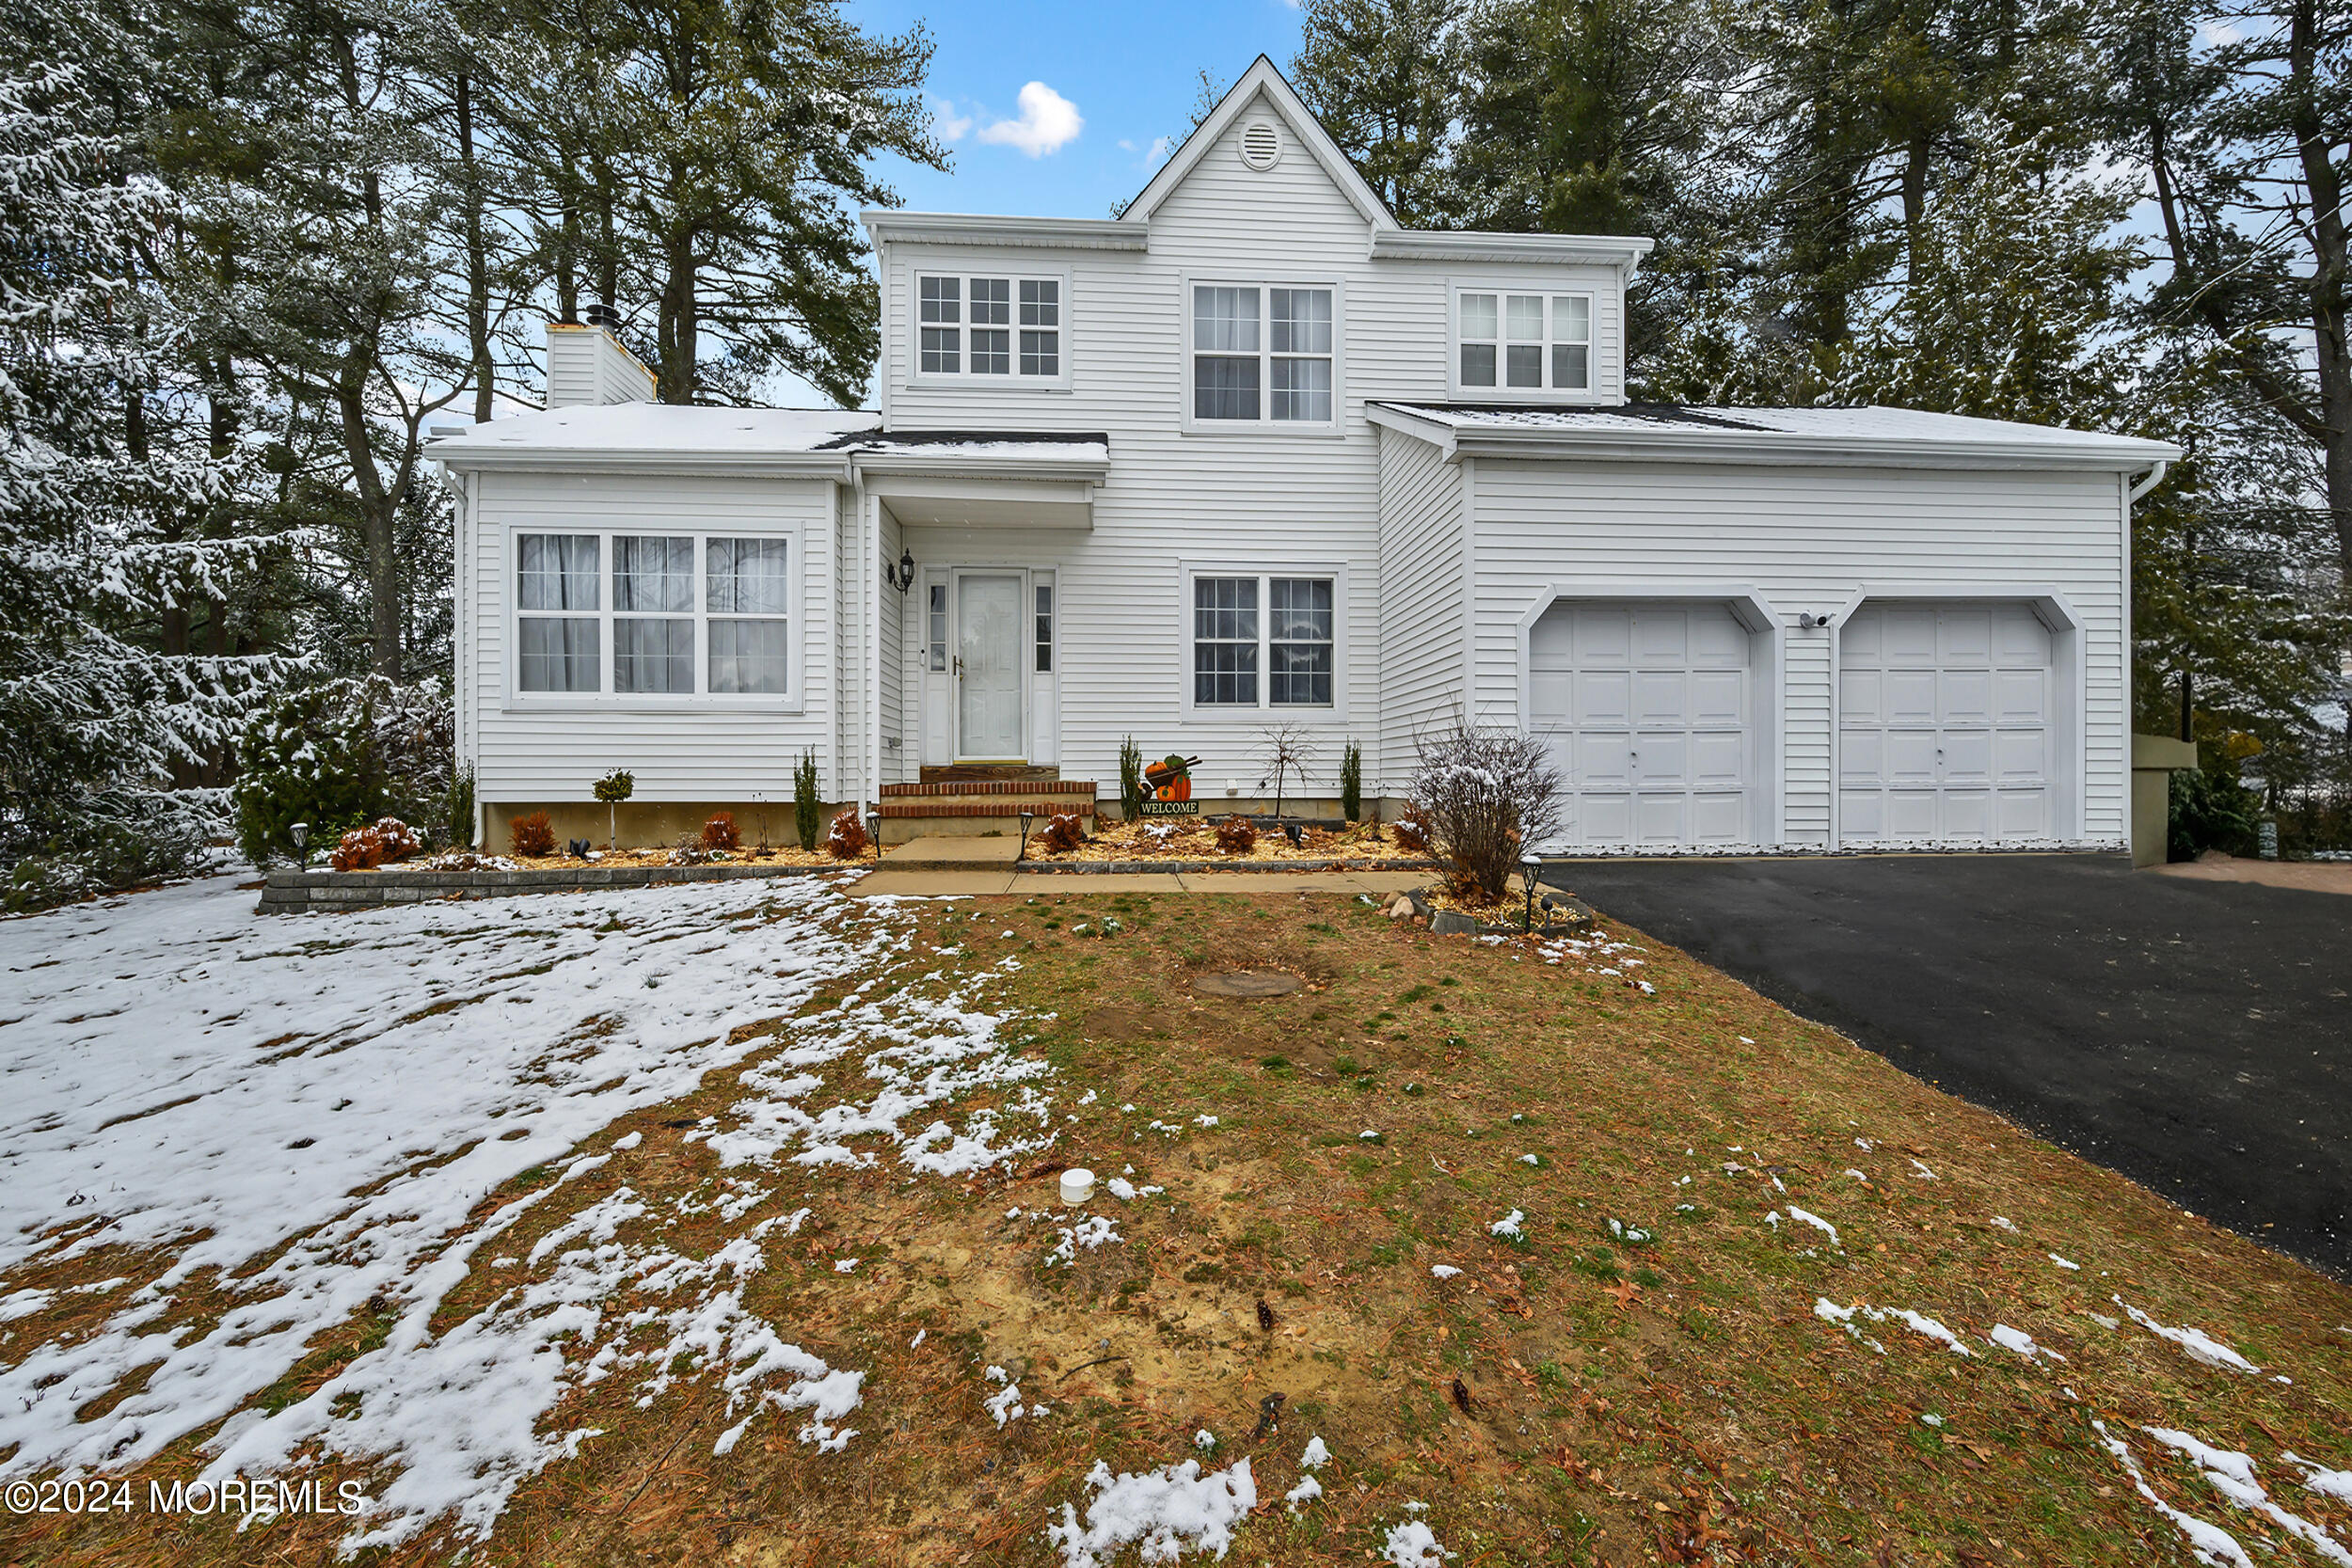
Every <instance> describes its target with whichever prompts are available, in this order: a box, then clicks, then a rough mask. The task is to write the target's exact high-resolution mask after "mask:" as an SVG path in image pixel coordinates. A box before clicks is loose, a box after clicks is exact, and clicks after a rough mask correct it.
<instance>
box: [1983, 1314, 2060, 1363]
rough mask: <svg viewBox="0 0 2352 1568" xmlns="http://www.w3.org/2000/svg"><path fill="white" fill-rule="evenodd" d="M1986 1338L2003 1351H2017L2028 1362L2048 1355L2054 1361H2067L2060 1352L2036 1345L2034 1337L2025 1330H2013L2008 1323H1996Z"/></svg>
mask: <svg viewBox="0 0 2352 1568" xmlns="http://www.w3.org/2000/svg"><path fill="white" fill-rule="evenodd" d="M1985 1338H1988V1339H1991V1340H1992V1341H1993V1342H1994V1344H1996V1345H1998V1346H2000V1347H2001V1348H2002V1349H2003V1350H2006V1351H2015V1352H2016V1353H2017V1354H2019V1355H2022V1356H2024V1357H2025V1358H2026V1360H2028V1361H2031V1360H2032V1359H2033V1358H2034V1357H2035V1356H2037V1355H2046V1356H2048V1357H2049V1358H2050V1359H2051V1360H2053V1361H2063V1360H2065V1359H2066V1357H2064V1356H2063V1355H2060V1354H2058V1352H2056V1351H2054V1350H2051V1349H2050V1348H2049V1347H2047V1346H2046V1345H2037V1344H2035V1343H2034V1342H2033V1336H2032V1335H2030V1334H2028V1333H2026V1331H2025V1330H2024V1329H2022V1328H2011V1327H2010V1326H2009V1324H2007V1323H1994V1325H1993V1332H1992V1333H1991V1334H1989V1335H1987V1336H1985Z"/></svg>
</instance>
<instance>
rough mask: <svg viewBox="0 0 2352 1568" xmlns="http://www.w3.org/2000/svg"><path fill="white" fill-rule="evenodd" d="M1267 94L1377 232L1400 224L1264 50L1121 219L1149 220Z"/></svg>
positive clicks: (1131, 221) (1302, 143)
mask: <svg viewBox="0 0 2352 1568" xmlns="http://www.w3.org/2000/svg"><path fill="white" fill-rule="evenodd" d="M1262 94H1263V96H1264V98H1265V101H1266V102H1267V103H1271V104H1273V105H1274V112H1275V113H1277V114H1279V115H1280V116H1281V117H1282V118H1283V119H1285V120H1287V121H1288V122H1289V123H1290V128H1291V135H1294V136H1296V137H1297V138H1298V143H1299V145H1300V146H1301V147H1304V148H1305V149H1306V150H1308V151H1309V152H1310V153H1311V154H1312V155H1313V157H1314V160H1315V162H1316V163H1318V164H1320V165H1322V166H1323V171H1324V173H1326V174H1327V175H1329V176H1330V177H1331V182H1332V183H1333V184H1335V185H1337V186H1339V188H1340V190H1341V193H1342V194H1343V195H1344V196H1345V197H1346V198H1347V199H1348V200H1349V201H1350V202H1351V203H1353V204H1354V206H1355V208H1356V210H1357V211H1358V212H1359V213H1361V214H1363V216H1364V221H1365V222H1366V223H1369V224H1370V225H1372V229H1373V232H1374V233H1375V234H1378V233H1380V232H1381V231H1383V230H1393V229H1395V228H1396V226H1397V223H1396V218H1395V216H1394V215H1393V214H1391V213H1390V211H1389V208H1388V204H1387V203H1386V202H1384V201H1382V200H1381V199H1380V198H1379V196H1378V195H1377V194H1376V193H1375V191H1374V190H1373V188H1372V187H1371V186H1370V185H1368V184H1366V183H1364V177H1363V176H1362V175H1360V174H1359V173H1357V172H1356V166H1355V165H1354V164H1351V163H1349V162H1348V161H1347V155H1346V154H1345V153H1343V152H1342V151H1341V150H1340V149H1339V144H1338V143H1336V142H1334V141H1332V139H1331V136H1330V133H1328V132H1327V131H1326V130H1324V128H1323V122H1322V121H1321V120H1319V119H1315V117H1314V114H1313V112H1312V111H1311V110H1310V109H1309V108H1308V107H1307V105H1306V104H1305V103H1302V102H1301V101H1300V99H1299V96H1298V94H1297V93H1296V92H1295V90H1293V89H1292V87H1291V85H1290V83H1289V81H1288V80H1286V79H1285V78H1284V77H1283V75H1282V72H1281V70H1280V68H1279V67H1278V66H1276V65H1275V63H1274V62H1273V61H1272V60H1270V59H1268V58H1266V57H1265V56H1264V55H1259V56H1258V57H1257V59H1255V60H1254V61H1252V62H1251V63H1250V66H1249V69H1248V71H1243V72H1242V74H1241V80H1240V81H1238V82H1235V83H1234V84H1233V85H1232V87H1229V88H1227V89H1226V93H1225V96H1224V97H1222V98H1220V99H1218V100H1217V101H1216V108H1214V109H1212V110H1210V111H1209V118H1208V119H1204V120H1202V121H1201V122H1200V124H1199V125H1198V126H1196V127H1194V129H1193V133H1192V135H1189V136H1186V137H1185V138H1184V145H1183V146H1181V147H1179V148H1177V149H1176V151H1175V153H1174V155H1173V156H1171V157H1170V158H1169V159H1168V162H1166V163H1165V164H1162V165H1161V166H1160V171H1159V172H1158V173H1157V174H1155V175H1153V176H1152V182H1151V183H1150V184H1147V185H1145V186H1144V187H1143V189H1142V191H1141V192H1140V193H1139V194H1138V195H1137V196H1136V198H1135V200H1134V202H1132V203H1131V204H1130V205H1129V206H1128V208H1127V214H1126V216H1124V217H1122V218H1120V219H1118V220H1117V221H1119V222H1120V223H1122V224H1133V225H1136V226H1138V227H1140V226H1141V225H1142V224H1144V223H1145V222H1147V221H1148V220H1149V219H1150V218H1151V216H1152V213H1153V212H1154V211H1156V210H1157V209H1158V207H1159V205H1160V203H1161V202H1163V201H1165V200H1167V199H1168V197H1169V196H1170V195H1171V194H1173V193H1174V191H1175V190H1176V188H1177V187H1178V186H1179V185H1182V184H1183V183H1184V178H1185V176H1187V175H1189V174H1190V173H1191V172H1192V169H1193V166H1194V165H1196V164H1198V163H1200V160H1201V159H1202V158H1204V157H1206V156H1207V155H1208V151H1209V149H1211V148H1213V147H1215V146H1216V144H1217V143H1218V142H1219V141H1220V140H1222V139H1223V138H1224V135H1225V133H1226V132H1227V131H1229V130H1231V129H1232V124H1233V121H1234V120H1236V119H1240V118H1241V114H1242V111H1243V110H1244V109H1247V108H1248V106H1249V105H1250V103H1253V102H1255V101H1256V100H1257V98H1258V97H1259V96H1260V95H1262Z"/></svg>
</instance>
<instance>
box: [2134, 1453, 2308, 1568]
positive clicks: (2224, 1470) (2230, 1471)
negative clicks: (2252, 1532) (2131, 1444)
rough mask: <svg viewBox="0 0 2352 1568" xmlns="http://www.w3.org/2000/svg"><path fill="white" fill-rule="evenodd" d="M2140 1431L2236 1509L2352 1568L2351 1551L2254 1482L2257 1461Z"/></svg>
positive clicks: (2244, 1455) (2240, 1455)
mask: <svg viewBox="0 0 2352 1568" xmlns="http://www.w3.org/2000/svg"><path fill="white" fill-rule="evenodd" d="M2139 1430H2140V1431H2142V1432H2144V1433H2147V1434H2148V1435H2149V1436H2151V1437H2153V1438H2154V1439H2155V1440H2156V1441H2157V1442H2159V1443H2161V1444H2163V1445H2164V1446H2165V1447H2166V1448H2168V1449H2171V1450H2172V1451H2173V1452H2175V1453H2177V1454H2180V1455H2181V1456H2182V1457H2183V1458H2185V1459H2186V1460H2187V1461H2188V1462H2189V1463H2190V1464H2191V1465H2195V1466H2196V1467H2197V1471H2198V1473H2199V1474H2200V1475H2201V1476H2203V1477H2204V1478H2205V1481H2206V1483H2207V1484H2208V1485H2210V1486H2211V1487H2212V1488H2213V1489H2214V1490H2215V1491H2217V1492H2218V1493H2220V1494H2221V1495H2222V1496H2223V1497H2226V1498H2228V1499H2229V1500H2230V1501H2231V1502H2232V1503H2233V1504H2235V1505H2236V1506H2237V1507H2239V1508H2242V1509H2244V1510H2246V1511H2247V1512H2248V1513H2255V1514H2259V1515H2261V1516H2262V1517H2263V1518H2265V1519H2267V1520H2269V1521H2270V1522H2271V1523H2272V1524H2274V1525H2277V1526H2278V1527H2279V1528H2280V1529H2283V1530H2285V1531H2286V1532H2287V1533H2288V1534H2289V1535H2292V1536H2294V1537H2296V1539H2297V1540H2299V1541H2301V1542H2303V1543H2304V1544H2307V1545H2309V1546H2310V1547H2311V1548H2312V1550H2313V1551H2315V1552H2317V1553H2318V1554H2319V1555H2320V1556H2321V1557H2324V1558H2326V1559H2327V1560H2328V1561H2329V1562H2332V1563H2334V1564H2336V1565H2337V1568H2352V1551H2346V1550H2345V1549H2344V1546H2343V1545H2342V1544H2340V1543H2339V1542H2337V1541H2336V1540H2335V1538H2334V1537H2332V1536H2330V1535H2329V1534H2328V1532H2327V1531H2326V1530H2323V1529H2321V1528H2319V1527H2318V1526H2317V1525H2314V1524H2312V1522H2311V1521H2310V1520H2309V1519H2305V1518H2302V1517H2300V1516H2298V1515H2296V1514H2293V1513H2288V1512H2287V1511H2286V1510H2285V1509H2283V1508H2280V1506H2279V1505H2278V1504H2277V1503H2276V1502H2274V1501H2272V1500H2271V1497H2270V1493H2269V1491H2268V1490H2267V1489H2266V1488H2265V1487H2264V1485H2263V1483H2262V1482H2261V1481H2257V1480H2255V1479H2254V1461H2253V1459H2252V1457H2251V1456H2250V1455H2247V1454H2242V1453H2238V1452H2235V1451H2233V1450H2232V1449H2216V1448H2210V1447H2208V1446H2207V1445H2205V1444H2204V1443H2202V1442H2201V1441H2199V1440H2198V1439H2197V1438H2195V1437H2192V1436H2190V1435H2189V1434H2188V1433H2185V1432H2178V1431H2174V1430H2173V1429H2171V1428H2169V1427H2151V1426H2143V1427H2141V1428H2140V1429H2139Z"/></svg>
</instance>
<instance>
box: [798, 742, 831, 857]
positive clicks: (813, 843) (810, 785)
mask: <svg viewBox="0 0 2352 1568" xmlns="http://www.w3.org/2000/svg"><path fill="white" fill-rule="evenodd" d="M824 826H825V803H824V801H822V800H818V797H817V748H816V747H814V746H811V747H810V748H808V750H806V751H804V752H802V753H801V760H800V762H799V763H798V764H797V765H795V766H794V768H793V769H792V827H793V831H794V832H797V833H798V834H799V835H800V839H801V847H802V848H803V850H805V851H806V852H807V853H809V854H812V855H813V854H815V853H816V852H817V835H818V832H821V831H822V830H823V828H824Z"/></svg>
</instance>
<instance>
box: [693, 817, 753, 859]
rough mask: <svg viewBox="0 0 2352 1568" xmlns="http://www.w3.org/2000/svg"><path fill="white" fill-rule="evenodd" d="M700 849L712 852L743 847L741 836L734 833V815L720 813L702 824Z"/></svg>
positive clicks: (738, 833)
mask: <svg viewBox="0 0 2352 1568" xmlns="http://www.w3.org/2000/svg"><path fill="white" fill-rule="evenodd" d="M702 847H704V848H705V849H709V850H713V851H716V850H720V849H730V850H731V849H740V848H741V847H743V835H742V834H741V833H740V832H737V831H736V826H735V813H733V812H731V811H723V812H720V813H718V814H717V815H716V816H712V817H711V819H710V820H709V821H707V822H706V823H704V824H703V845H702Z"/></svg>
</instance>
